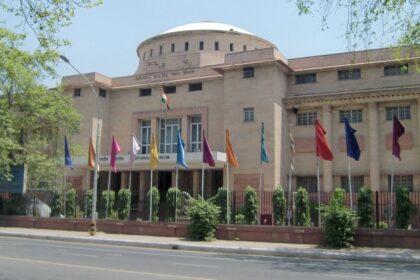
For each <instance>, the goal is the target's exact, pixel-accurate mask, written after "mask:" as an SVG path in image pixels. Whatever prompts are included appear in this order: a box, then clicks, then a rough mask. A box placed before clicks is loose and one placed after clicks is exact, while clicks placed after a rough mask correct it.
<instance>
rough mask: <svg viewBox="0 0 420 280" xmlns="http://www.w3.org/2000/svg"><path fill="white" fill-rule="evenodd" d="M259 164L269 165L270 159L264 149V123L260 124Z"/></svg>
mask: <svg viewBox="0 0 420 280" xmlns="http://www.w3.org/2000/svg"><path fill="white" fill-rule="evenodd" d="M260 161H261V163H263V162H265V163H269V162H270V158H269V157H268V154H267V149H266V147H265V136H264V123H263V122H262V123H261V157H260Z"/></svg>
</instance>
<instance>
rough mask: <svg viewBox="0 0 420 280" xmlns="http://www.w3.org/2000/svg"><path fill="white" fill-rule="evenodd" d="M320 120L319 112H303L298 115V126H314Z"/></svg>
mask: <svg viewBox="0 0 420 280" xmlns="http://www.w3.org/2000/svg"><path fill="white" fill-rule="evenodd" d="M317 118H318V113H317V112H303V113H297V114H296V125H313V124H314V123H315V120H316V119H317Z"/></svg>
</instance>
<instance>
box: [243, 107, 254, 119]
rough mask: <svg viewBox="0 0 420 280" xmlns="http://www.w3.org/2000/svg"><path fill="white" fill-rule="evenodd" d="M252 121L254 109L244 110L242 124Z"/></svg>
mask: <svg viewBox="0 0 420 280" xmlns="http://www.w3.org/2000/svg"><path fill="white" fill-rule="evenodd" d="M253 121H254V107H248V108H244V122H253Z"/></svg>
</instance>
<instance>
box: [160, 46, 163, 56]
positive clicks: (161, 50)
mask: <svg viewBox="0 0 420 280" xmlns="http://www.w3.org/2000/svg"><path fill="white" fill-rule="evenodd" d="M162 53H163V46H162V45H160V46H159V55H161V54H162Z"/></svg>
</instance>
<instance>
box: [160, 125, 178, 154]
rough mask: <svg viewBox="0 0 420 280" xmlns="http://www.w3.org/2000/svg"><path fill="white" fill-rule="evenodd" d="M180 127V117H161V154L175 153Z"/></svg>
mask: <svg viewBox="0 0 420 280" xmlns="http://www.w3.org/2000/svg"><path fill="white" fill-rule="evenodd" d="M180 128H181V120H180V119H162V120H161V121H160V145H159V147H160V152H161V153H163V154H165V153H166V154H171V153H176V149H177V145H178V130H179V129H180Z"/></svg>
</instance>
